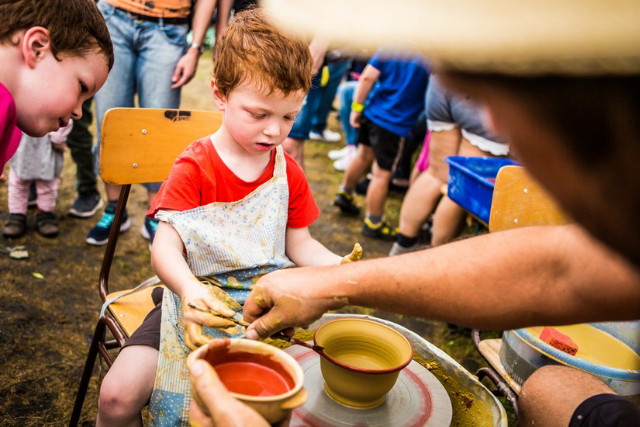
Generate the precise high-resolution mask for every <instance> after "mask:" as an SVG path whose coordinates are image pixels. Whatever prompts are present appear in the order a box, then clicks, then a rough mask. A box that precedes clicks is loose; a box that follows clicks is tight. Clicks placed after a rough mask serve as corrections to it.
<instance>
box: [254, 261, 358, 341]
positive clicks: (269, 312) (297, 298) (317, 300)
mask: <svg viewBox="0 0 640 427" xmlns="http://www.w3.org/2000/svg"><path fill="white" fill-rule="evenodd" d="M339 269H340V267H339V266H333V267H302V268H290V269H285V270H278V271H274V272H273V273H269V274H267V275H265V276H263V277H262V278H260V280H259V281H258V282H257V283H256V284H255V286H254V288H253V290H252V291H251V294H249V297H248V298H247V300H246V301H245V304H244V310H243V314H244V320H246V321H248V322H252V323H251V325H250V326H249V327H248V328H247V338H249V339H264V338H267V337H270V336H271V335H273V334H274V333H276V332H278V331H282V330H285V329H287V328H290V327H296V326H301V327H307V326H309V325H310V324H311V323H312V322H313V321H314V320H316V319H318V318H320V316H322V315H323V314H324V313H325V312H326V311H328V310H333V309H337V308H340V307H344V306H345V305H347V304H348V301H347V300H346V298H341V297H339V296H336V295H334V294H332V293H330V292H328V293H324V292H323V289H322V286H321V284H322V283H325V282H326V281H328V280H329V277H328V276H330V275H332V274H339V273H338V272H337V270H339ZM325 278H326V279H325ZM310 281H313V282H314V284H310V283H309V282H310ZM316 284H318V285H317V286H316Z"/></svg>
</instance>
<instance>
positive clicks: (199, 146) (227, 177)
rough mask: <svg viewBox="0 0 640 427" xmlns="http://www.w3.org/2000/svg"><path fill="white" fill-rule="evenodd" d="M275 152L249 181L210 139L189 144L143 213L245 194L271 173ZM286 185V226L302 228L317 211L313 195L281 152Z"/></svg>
mask: <svg viewBox="0 0 640 427" xmlns="http://www.w3.org/2000/svg"><path fill="white" fill-rule="evenodd" d="M275 154H276V151H275V150H273V151H272V153H271V160H270V161H269V164H268V165H267V168H266V169H265V170H264V172H263V173H262V175H260V177H259V178H258V179H256V180H255V181H253V182H246V181H243V180H242V179H240V178H238V177H237V176H236V175H235V174H234V173H233V172H232V171H231V170H230V169H229V168H228V167H227V165H226V164H225V163H224V162H223V161H222V159H221V158H220V156H219V155H218V152H217V151H216V149H215V147H214V146H213V143H212V142H211V138H209V137H206V138H202V139H199V140H197V141H195V142H193V143H191V145H189V146H188V147H187V148H186V149H185V150H184V151H183V152H182V154H181V155H180V156H179V157H178V158H177V159H176V162H175V163H174V165H173V168H172V169H171V173H170V174H169V177H168V178H167V179H166V181H165V182H164V183H163V184H162V187H160V190H159V191H158V194H157V195H156V197H155V198H154V200H153V202H152V204H151V208H150V209H149V211H148V212H147V216H149V217H151V218H153V217H154V216H155V214H156V213H157V212H158V211H159V210H176V211H186V210H189V209H194V208H197V207H198V206H203V205H208V204H209V203H213V202H227V203H228V202H235V201H237V200H240V199H242V198H244V197H245V196H247V195H248V194H249V193H251V192H252V191H253V190H255V189H256V188H257V187H259V186H260V185H262V184H264V183H265V182H267V181H268V180H269V179H271V177H272V176H273V170H274V167H275V159H276V156H275ZM285 159H286V162H287V182H288V184H289V216H288V218H287V227H291V228H302V227H307V226H308V225H310V224H312V223H313V222H314V221H315V220H316V219H317V218H318V216H320V210H319V209H318V205H316V202H315V200H314V198H313V194H312V193H311V188H310V187H309V183H308V182H307V178H306V177H305V175H304V172H303V171H302V169H301V168H300V166H299V165H298V164H297V163H296V162H295V160H293V158H292V157H291V156H289V155H288V154H286V153H285Z"/></svg>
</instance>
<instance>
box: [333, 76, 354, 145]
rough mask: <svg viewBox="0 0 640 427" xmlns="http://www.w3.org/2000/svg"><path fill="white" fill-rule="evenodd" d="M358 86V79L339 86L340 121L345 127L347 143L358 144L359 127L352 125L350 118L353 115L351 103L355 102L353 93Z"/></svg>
mask: <svg viewBox="0 0 640 427" xmlns="http://www.w3.org/2000/svg"><path fill="white" fill-rule="evenodd" d="M357 86H358V82H357V80H350V81H347V82H343V83H342V84H341V85H340V86H339V87H338V99H339V100H340V123H342V128H343V129H344V136H345V139H346V140H347V144H349V145H356V144H357V143H358V129H357V128H354V127H353V126H351V123H350V122H349V119H350V117H351V103H352V102H353V94H354V93H355V91H356V87H357Z"/></svg>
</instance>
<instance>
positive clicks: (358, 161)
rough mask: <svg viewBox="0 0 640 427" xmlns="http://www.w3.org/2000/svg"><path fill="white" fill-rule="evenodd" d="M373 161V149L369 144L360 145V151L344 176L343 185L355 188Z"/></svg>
mask: <svg viewBox="0 0 640 427" xmlns="http://www.w3.org/2000/svg"><path fill="white" fill-rule="evenodd" d="M371 162H373V150H372V149H371V147H369V146H368V145H364V144H360V145H358V151H357V152H356V155H355V156H354V158H353V160H352V161H351V163H349V167H348V168H347V170H346V171H345V172H344V176H343V177H342V186H343V187H344V188H347V189H349V190H353V189H354V188H355V186H356V184H357V183H358V181H359V180H360V178H362V176H363V175H364V174H365V172H366V171H367V168H368V167H369V166H370V165H371Z"/></svg>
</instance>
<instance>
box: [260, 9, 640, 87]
mask: <svg viewBox="0 0 640 427" xmlns="http://www.w3.org/2000/svg"><path fill="white" fill-rule="evenodd" d="M261 5H262V6H264V7H265V9H266V11H267V13H268V15H269V16H270V17H271V18H272V19H273V21H274V22H275V23H276V25H278V26H280V27H282V28H283V29H284V30H288V31H292V32H295V33H299V34H305V35H308V36H311V35H317V36H320V37H323V38H326V39H328V40H330V41H331V43H332V45H333V46H340V45H344V46H349V47H351V48H353V49H363V48H364V49H368V50H369V51H371V50H372V49H375V48H377V47H379V46H383V45H386V46H388V45H392V46H397V47H399V48H403V49H410V50H415V51H420V52H422V53H424V54H425V55H427V56H428V57H429V58H430V59H431V60H432V61H433V62H434V64H435V65H437V66H440V67H446V68H449V69H457V70H465V71H473V72H498V73H506V74H516V75H541V74H574V75H603V74H639V73H640V0H535V1H519V0H485V1H482V0H438V1H434V0H262V2H261Z"/></svg>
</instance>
